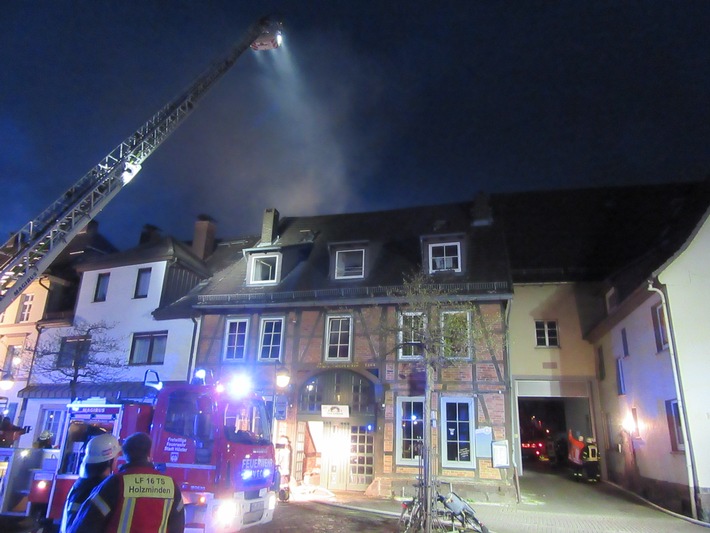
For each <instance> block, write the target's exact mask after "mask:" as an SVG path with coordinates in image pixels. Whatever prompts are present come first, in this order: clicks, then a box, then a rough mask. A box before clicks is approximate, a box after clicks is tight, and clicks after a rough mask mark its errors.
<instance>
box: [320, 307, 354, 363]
mask: <svg viewBox="0 0 710 533" xmlns="http://www.w3.org/2000/svg"><path fill="white" fill-rule="evenodd" d="M325 334H326V343H325V360H326V361H349V360H350V340H351V338H352V320H351V318H350V316H348V315H332V316H329V317H328V323H327V331H326V332H325Z"/></svg>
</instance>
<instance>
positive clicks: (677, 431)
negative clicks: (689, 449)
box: [666, 400, 685, 452]
mask: <svg viewBox="0 0 710 533" xmlns="http://www.w3.org/2000/svg"><path fill="white" fill-rule="evenodd" d="M666 416H667V417H668V430H669V431H670V435H671V449H672V450H673V451H674V452H679V451H683V450H685V440H683V428H682V427H681V425H680V423H681V422H680V407H679V406H678V400H668V401H667V402H666Z"/></svg>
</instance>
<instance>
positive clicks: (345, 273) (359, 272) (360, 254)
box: [335, 249, 365, 279]
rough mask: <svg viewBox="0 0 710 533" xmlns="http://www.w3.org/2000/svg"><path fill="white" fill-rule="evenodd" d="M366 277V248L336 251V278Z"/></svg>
mask: <svg viewBox="0 0 710 533" xmlns="http://www.w3.org/2000/svg"><path fill="white" fill-rule="evenodd" d="M363 277H365V250H364V249H358V250H338V251H336V252H335V279H355V278H363Z"/></svg>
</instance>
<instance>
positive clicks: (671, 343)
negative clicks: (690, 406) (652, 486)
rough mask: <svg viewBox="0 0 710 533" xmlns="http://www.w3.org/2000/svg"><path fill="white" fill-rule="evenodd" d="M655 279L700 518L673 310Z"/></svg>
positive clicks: (695, 513) (695, 515)
mask: <svg viewBox="0 0 710 533" xmlns="http://www.w3.org/2000/svg"><path fill="white" fill-rule="evenodd" d="M653 282H654V280H652V279H649V280H648V290H649V291H651V292H655V293H656V294H658V296H660V298H661V305H662V306H663V312H664V313H665V314H666V324H665V329H666V335H667V336H668V352H669V355H670V359H671V368H672V371H673V384H674V385H675V394H676V398H677V401H678V414H679V415H680V430H681V433H682V435H683V440H684V442H685V444H686V447H687V453H686V454H685V467H686V469H687V471H688V491H689V492H690V512H691V515H692V517H693V518H694V519H696V520H697V519H698V508H697V503H696V500H695V497H696V495H695V492H696V486H697V478H696V475H695V461H694V460H693V445H692V443H691V441H690V433H689V431H688V418H687V414H686V411H685V396H684V395H683V387H682V386H681V378H680V372H679V371H678V357H677V355H676V348H675V335H674V334H673V328H672V326H671V323H672V320H671V312H670V311H671V310H670V308H669V307H668V300H667V299H666V293H665V289H664V290H661V289H659V288H657V287H655V286H654V284H653Z"/></svg>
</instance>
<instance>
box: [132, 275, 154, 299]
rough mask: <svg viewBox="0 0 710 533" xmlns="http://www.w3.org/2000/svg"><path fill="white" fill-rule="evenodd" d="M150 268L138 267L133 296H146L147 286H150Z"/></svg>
mask: <svg viewBox="0 0 710 533" xmlns="http://www.w3.org/2000/svg"><path fill="white" fill-rule="evenodd" d="M151 270H152V269H150V268H139V269H138V276H137V277H136V290H135V292H134V293H133V297H134V298H147V297H148V288H149V287H150V273H151Z"/></svg>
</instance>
